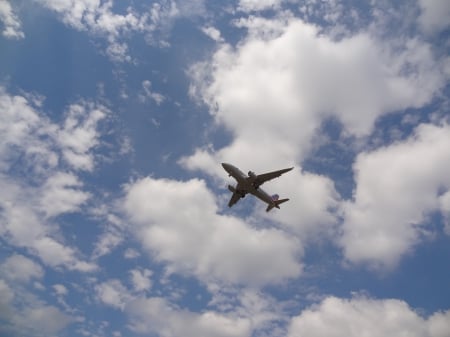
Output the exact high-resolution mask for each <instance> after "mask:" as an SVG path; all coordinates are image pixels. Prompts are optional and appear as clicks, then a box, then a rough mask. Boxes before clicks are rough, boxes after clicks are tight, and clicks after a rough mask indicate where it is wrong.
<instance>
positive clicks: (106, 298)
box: [95, 280, 131, 309]
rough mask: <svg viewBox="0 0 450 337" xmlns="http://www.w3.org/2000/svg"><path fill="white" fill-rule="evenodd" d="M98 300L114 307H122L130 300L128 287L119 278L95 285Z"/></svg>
mask: <svg viewBox="0 0 450 337" xmlns="http://www.w3.org/2000/svg"><path fill="white" fill-rule="evenodd" d="M95 292H96V294H97V298H98V300H100V301H101V302H103V303H104V304H106V305H109V306H111V307H113V308H116V309H123V308H124V307H125V304H126V303H127V302H128V301H130V299H131V295H130V293H129V291H128V289H127V288H126V287H125V286H124V285H123V284H122V282H120V281H119V280H109V281H106V282H103V283H100V284H98V285H97V286H95Z"/></svg>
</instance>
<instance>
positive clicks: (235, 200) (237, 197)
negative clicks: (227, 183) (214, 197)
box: [228, 192, 241, 207]
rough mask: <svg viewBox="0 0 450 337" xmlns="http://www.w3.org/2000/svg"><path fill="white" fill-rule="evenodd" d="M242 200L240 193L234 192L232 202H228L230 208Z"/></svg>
mask: <svg viewBox="0 0 450 337" xmlns="http://www.w3.org/2000/svg"><path fill="white" fill-rule="evenodd" d="M240 198H241V195H240V194H239V193H236V192H234V193H233V195H232V196H231V199H230V201H229V202H228V207H231V206H233V205H234V204H235V203H237V202H238V201H239V199H240Z"/></svg>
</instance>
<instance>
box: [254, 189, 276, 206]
mask: <svg viewBox="0 0 450 337" xmlns="http://www.w3.org/2000/svg"><path fill="white" fill-rule="evenodd" d="M254 194H255V196H257V197H258V198H259V199H261V200H263V201H265V202H266V203H268V204H269V205H271V204H273V200H272V197H271V196H270V195H269V194H267V192H266V191H264V190H263V189H262V188H258V189H257V190H255V193H254Z"/></svg>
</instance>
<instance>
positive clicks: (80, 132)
mask: <svg viewBox="0 0 450 337" xmlns="http://www.w3.org/2000/svg"><path fill="white" fill-rule="evenodd" d="M108 113H109V111H108V110H107V109H106V108H105V107H103V106H95V105H94V104H91V103H87V102H84V103H81V104H73V105H71V106H69V108H68V112H67V116H66V119H65V122H64V126H63V127H62V128H61V129H60V130H59V131H58V133H57V135H56V137H57V142H58V143H59V145H60V146H61V148H62V151H63V156H64V159H65V160H66V161H67V162H68V163H69V164H70V165H71V166H72V167H73V168H75V169H80V170H87V171H92V170H93V168H94V158H93V154H92V150H93V149H94V148H95V147H96V146H97V145H98V143H99V139H98V138H99V133H98V130H97V128H98V123H99V122H100V121H101V120H102V119H104V118H105V117H106V116H107V114H108Z"/></svg>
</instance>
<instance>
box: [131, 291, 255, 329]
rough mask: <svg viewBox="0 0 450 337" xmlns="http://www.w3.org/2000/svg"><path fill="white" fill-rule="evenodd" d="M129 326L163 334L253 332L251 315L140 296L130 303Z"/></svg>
mask: <svg viewBox="0 0 450 337" xmlns="http://www.w3.org/2000/svg"><path fill="white" fill-rule="evenodd" d="M127 312H128V314H129V315H130V318H131V323H130V327H131V329H132V330H133V331H135V332H139V333H141V334H156V335H158V336H161V337H175V336H186V337H194V336H211V337H244V336H250V333H251V322H250V320H249V319H246V318H240V317H233V316H227V315H224V314H220V313H217V312H214V311H205V312H203V313H200V314H199V313H194V312H191V311H188V310H182V309H177V308H175V307H173V306H171V305H170V304H169V303H168V302H167V301H166V300H165V299H164V298H159V297H153V298H146V299H137V300H135V301H133V302H131V303H130V304H129V306H128V307H127Z"/></svg>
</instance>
